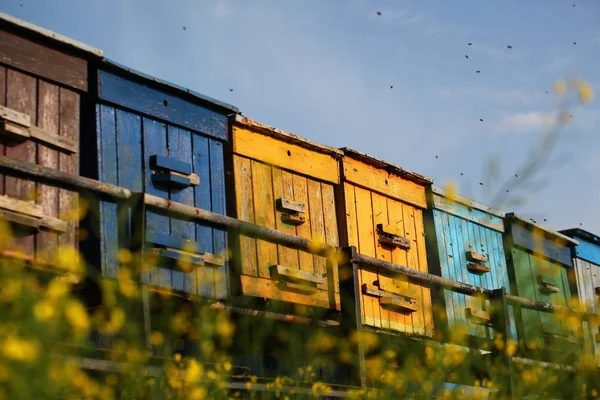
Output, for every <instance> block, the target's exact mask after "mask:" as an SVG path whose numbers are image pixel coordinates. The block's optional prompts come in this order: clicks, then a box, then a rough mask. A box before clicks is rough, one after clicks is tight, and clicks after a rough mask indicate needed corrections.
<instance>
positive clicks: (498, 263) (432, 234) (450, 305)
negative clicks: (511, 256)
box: [425, 187, 516, 339]
mask: <svg viewBox="0 0 600 400" xmlns="http://www.w3.org/2000/svg"><path fill="white" fill-rule="evenodd" d="M428 202H429V206H430V210H428V211H427V212H426V224H425V227H426V232H427V235H426V238H427V245H428V246H427V250H428V254H427V255H428V265H429V270H430V273H432V274H435V275H439V276H442V277H444V278H448V279H452V280H455V281H458V282H462V283H466V284H469V285H474V286H477V287H481V288H484V289H490V290H494V289H500V288H503V287H504V288H506V289H507V293H510V281H509V279H508V269H507V265H506V256H505V254H504V244H503V233H504V213H501V212H500V211H498V210H495V209H493V208H491V207H488V206H486V205H484V204H480V203H477V202H475V201H473V200H471V199H469V198H467V197H464V196H460V195H453V196H451V197H450V196H448V195H447V193H446V192H445V191H444V190H441V189H439V188H436V187H432V189H431V190H430V191H428ZM440 300H441V305H442V306H443V308H444V309H445V312H446V318H440V319H446V320H447V322H448V323H447V328H448V330H449V333H452V331H453V330H454V329H455V328H456V326H457V325H462V326H463V327H466V328H467V332H468V335H470V336H474V337H477V338H481V339H492V338H493V330H492V327H491V324H490V322H491V308H490V302H489V300H487V299H485V298H483V297H480V298H478V297H476V296H469V295H465V294H461V293H458V292H454V291H451V290H447V289H444V290H443V291H442V293H441V296H440ZM512 322H513V323H512V324H511V326H512V328H513V329H514V321H512ZM515 336H516V332H513V338H514V337H515Z"/></svg>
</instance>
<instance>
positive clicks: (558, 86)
mask: <svg viewBox="0 0 600 400" xmlns="http://www.w3.org/2000/svg"><path fill="white" fill-rule="evenodd" d="M553 89H554V93H556V94H557V95H559V96H562V95H563V94H565V92H566V91H567V84H566V83H565V82H564V81H556V82H554V87H553Z"/></svg>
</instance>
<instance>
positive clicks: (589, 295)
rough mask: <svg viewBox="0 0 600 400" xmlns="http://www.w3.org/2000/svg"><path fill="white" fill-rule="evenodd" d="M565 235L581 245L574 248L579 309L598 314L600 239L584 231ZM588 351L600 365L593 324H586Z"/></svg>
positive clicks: (599, 336) (597, 335)
mask: <svg viewBox="0 0 600 400" xmlns="http://www.w3.org/2000/svg"><path fill="white" fill-rule="evenodd" d="M560 233H562V234H563V235H566V236H569V237H571V238H573V239H576V240H577V241H578V242H579V244H578V245H577V246H575V247H573V251H572V254H573V264H574V268H575V278H576V285H575V288H574V289H576V291H575V290H574V293H577V295H578V298H579V301H580V303H581V304H580V306H579V308H580V309H582V310H584V311H587V312H590V313H598V304H599V301H600V237H598V236H596V235H594V234H593V233H589V232H586V231H584V230H583V229H578V228H575V229H567V230H564V231H560ZM584 328H585V330H584V334H585V341H586V351H588V352H590V354H595V356H596V360H597V362H598V364H599V365H600V331H599V329H598V325H596V324H594V323H593V322H592V323H591V324H590V323H588V322H586V323H584Z"/></svg>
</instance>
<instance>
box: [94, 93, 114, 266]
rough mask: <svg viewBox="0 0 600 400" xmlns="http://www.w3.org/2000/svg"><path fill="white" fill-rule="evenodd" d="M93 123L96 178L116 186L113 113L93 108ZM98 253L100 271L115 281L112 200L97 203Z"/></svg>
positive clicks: (100, 106) (97, 107)
mask: <svg viewBox="0 0 600 400" xmlns="http://www.w3.org/2000/svg"><path fill="white" fill-rule="evenodd" d="M96 121H97V130H98V139H97V141H98V143H97V149H98V165H99V171H98V172H99V174H98V177H99V178H100V180H101V181H102V182H106V183H109V184H112V185H118V184H119V179H118V174H117V168H118V164H117V131H116V111H115V109H114V108H112V107H108V106H104V105H97V106H96ZM99 211H100V215H99V220H100V254H101V258H102V260H101V265H102V267H101V268H102V272H103V273H104V274H105V275H106V276H108V277H110V278H116V276H117V270H118V267H119V262H118V259H117V254H118V251H119V237H118V235H115V232H118V225H117V219H118V215H117V214H118V210H117V203H116V201H110V200H102V201H101V202H100V210H99Z"/></svg>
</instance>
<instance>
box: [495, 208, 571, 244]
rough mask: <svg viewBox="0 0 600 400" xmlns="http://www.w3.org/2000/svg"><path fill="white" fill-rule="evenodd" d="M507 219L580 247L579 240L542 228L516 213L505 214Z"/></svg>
mask: <svg viewBox="0 0 600 400" xmlns="http://www.w3.org/2000/svg"><path fill="white" fill-rule="evenodd" d="M505 218H506V219H507V220H512V221H516V222H517V223H519V224H521V225H525V226H526V227H528V228H529V229H539V230H541V231H543V232H544V234H545V235H546V236H550V237H556V238H559V239H561V240H563V241H565V242H567V243H569V244H571V245H578V244H579V242H578V241H577V240H575V239H573V238H570V237H568V236H566V235H564V234H563V233H560V232H557V231H555V230H552V229H550V228H547V227H544V226H542V225H540V224H537V223H535V222H531V221H528V220H526V219H525V218H523V217H521V216H519V215H517V214H516V213H514V212H510V213H506V214H505Z"/></svg>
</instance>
